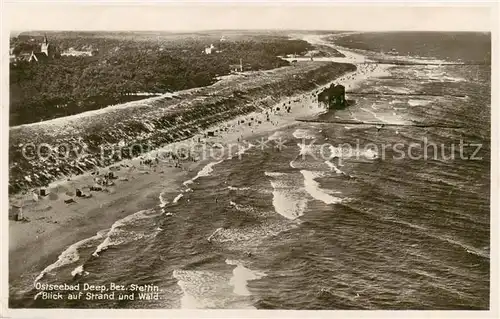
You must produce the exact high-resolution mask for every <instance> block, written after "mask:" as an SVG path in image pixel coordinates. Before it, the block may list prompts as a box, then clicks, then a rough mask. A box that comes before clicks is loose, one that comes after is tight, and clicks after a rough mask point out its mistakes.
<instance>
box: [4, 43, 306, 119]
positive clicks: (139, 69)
mask: <svg viewBox="0 0 500 319" xmlns="http://www.w3.org/2000/svg"><path fill="white" fill-rule="evenodd" d="M49 41H51V38H49ZM51 43H52V44H53V45H56V46H57V47H59V48H68V47H75V48H76V49H78V48H80V47H82V46H86V47H88V46H89V45H91V46H92V48H93V49H98V50H99V54H98V55H96V56H93V57H60V58H57V59H52V60H48V61H44V62H39V63H34V62H32V63H28V62H18V63H16V64H11V65H10V88H11V89H10V125H11V126H15V125H20V124H26V123H32V122H38V121H41V120H48V119H52V118H57V117H61V116H66V115H71V114H77V113H81V112H84V111H88V110H93V109H98V108H103V107H106V106H108V105H110V104H117V103H122V102H125V101H127V100H130V99H137V97H135V96H130V95H127V94H129V93H136V92H157V93H165V92H171V91H178V90H183V89H188V88H193V87H200V86H207V85H210V84H212V83H214V82H215V81H216V77H217V76H221V75H225V74H228V73H229V72H230V69H229V65H230V64H239V62H240V59H242V61H243V64H244V67H245V68H246V69H252V70H265V69H272V68H276V67H281V66H285V65H288V62H286V61H284V60H282V59H280V58H278V57H277V56H278V55H283V54H290V53H298V54H299V53H304V52H306V51H307V50H310V49H312V47H311V45H310V44H309V43H307V42H305V41H301V40H289V39H287V38H285V37H276V36H273V37H267V38H266V37H264V36H263V37H261V38H256V37H251V38H249V39H240V40H238V41H224V42H220V43H219V42H218V41H217V42H216V43H215V42H214V45H215V46H216V50H218V51H220V52H219V53H213V54H211V55H206V54H204V53H202V52H203V50H204V48H205V47H207V46H208V45H210V42H208V41H206V40H203V39H196V38H187V39H182V38H181V39H175V40H169V41H153V40H149V41H134V40H130V39H126V40H119V39H109V38H89V39H87V42H85V41H84V40H82V39H81V38H66V39H57V40H56V43H53V42H52V41H51ZM23 46H26V42H19V43H16V46H15V48H16V49H15V50H18V51H19V49H18V48H19V47H21V48H22V47H23Z"/></svg>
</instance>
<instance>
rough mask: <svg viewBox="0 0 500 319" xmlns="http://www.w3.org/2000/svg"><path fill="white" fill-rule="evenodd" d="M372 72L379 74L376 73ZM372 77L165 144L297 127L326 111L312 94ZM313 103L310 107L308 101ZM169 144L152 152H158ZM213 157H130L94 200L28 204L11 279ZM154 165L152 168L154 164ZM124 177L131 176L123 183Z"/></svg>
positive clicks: (177, 184) (14, 241)
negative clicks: (147, 162) (151, 160)
mask: <svg viewBox="0 0 500 319" xmlns="http://www.w3.org/2000/svg"><path fill="white" fill-rule="evenodd" d="M372 73H376V72H375V71H372ZM366 76H367V74H366V73H363V72H362V70H359V69H358V70H356V71H354V72H348V73H344V74H343V75H341V76H340V77H337V78H335V79H330V80H329V82H327V83H326V84H324V85H321V86H319V87H316V88H315V89H314V90H311V91H308V92H304V93H300V94H297V95H295V96H291V97H287V98H283V99H281V100H280V101H279V102H278V103H275V104H274V106H273V107H272V109H273V110H274V108H275V107H280V106H281V105H282V104H283V103H286V102H290V103H293V104H290V105H291V112H290V113H287V112H286V111H285V110H283V109H281V110H280V111H278V112H274V114H271V115H270V122H268V121H266V115H265V114H264V112H252V113H250V114H246V115H240V116H237V117H235V118H233V119H232V120H228V121H224V122H222V123H219V124H217V125H215V126H212V127H210V128H208V129H206V130H204V131H203V132H200V133H198V134H196V135H194V136H193V137H191V138H189V139H186V140H184V141H180V142H175V143H171V144H169V145H168V146H166V147H165V148H170V147H171V146H172V145H174V144H181V145H182V144H185V143H188V142H189V141H196V140H197V139H198V138H201V136H203V133H204V132H207V131H210V130H214V129H220V128H228V127H230V128H233V129H228V130H226V131H222V130H220V132H221V133H219V134H217V135H216V136H215V137H213V138H212V137H210V138H208V141H205V145H206V144H214V143H221V144H223V145H224V143H225V144H231V143H235V142H236V141H238V142H240V140H250V139H251V140H255V139H257V138H259V137H261V136H263V135H265V134H271V133H273V132H274V131H277V130H279V129H280V128H283V127H287V126H292V125H296V124H297V123H298V122H296V120H295V119H296V118H298V117H301V118H304V117H312V116H317V115H319V114H320V113H321V112H320V111H321V110H324V109H322V108H320V107H318V106H317V101H315V98H314V97H311V93H313V92H315V91H317V90H318V89H320V88H323V87H326V86H328V85H329V84H330V83H332V82H337V81H344V82H343V84H345V83H349V85H354V84H355V83H357V82H359V81H362V80H364V79H365V77H366ZM346 87H347V85H346ZM304 100H305V101H304ZM308 102H309V105H307V104H308ZM313 105H314V107H313ZM271 113H272V112H271ZM241 120H244V121H245V122H246V123H248V122H253V123H255V125H253V124H252V126H247V125H239V121H241ZM258 121H259V122H258ZM236 123H238V125H236ZM246 123H245V124H246ZM257 123H259V124H257ZM207 142H208V143H207ZM165 148H161V149H158V150H155V151H152V152H150V153H151V154H155V153H157V152H160V151H161V150H163V149H165ZM213 161H214V160H210V159H204V160H199V161H195V162H188V163H187V164H186V165H183V167H182V168H178V167H172V163H167V164H165V163H161V165H160V164H157V165H156V166H155V168H154V172H148V173H144V171H141V170H139V169H137V167H138V166H140V164H139V163H140V162H141V158H134V159H130V160H124V161H121V162H117V163H114V164H112V165H111V166H108V167H106V168H99V171H105V172H109V170H110V167H116V166H120V165H121V166H124V168H125V167H126V169H124V170H120V171H117V172H115V174H116V176H117V177H118V181H119V182H118V185H117V186H116V187H114V188H113V189H112V191H110V192H109V193H106V192H93V193H92V195H93V196H92V198H87V199H78V201H77V202H76V203H72V204H65V203H64V202H63V201H62V200H60V199H59V200H57V201H51V200H49V199H48V198H44V199H41V200H39V201H37V202H34V203H32V205H31V206H28V207H26V210H25V213H24V215H25V216H26V217H28V218H30V220H31V221H30V222H18V221H12V220H9V280H10V281H11V282H12V281H13V280H16V281H17V280H18V279H19V278H20V277H25V276H23V274H25V275H29V277H30V278H23V281H24V280H31V282H33V280H34V279H35V278H36V276H37V275H38V274H39V273H40V272H41V271H42V270H44V269H45V268H46V266H48V265H50V264H52V263H54V262H55V261H57V259H58V256H59V255H60V254H61V252H63V251H64V250H65V249H66V248H68V247H69V246H70V245H72V244H74V243H76V242H78V241H80V240H82V239H85V238H89V237H92V236H95V234H96V233H97V232H99V231H102V230H105V229H108V228H110V227H111V225H112V224H113V223H115V222H116V221H117V220H120V219H122V218H124V217H126V216H129V215H132V214H134V213H137V212H138V211H140V210H143V209H147V208H152V207H156V206H158V205H160V204H161V200H160V199H159V196H160V195H161V194H162V193H174V192H178V193H179V192H182V189H183V187H184V186H185V185H184V184H183V182H184V181H186V180H188V179H189V178H192V177H194V176H195V175H196V173H197V172H199V170H200V168H201V167H203V166H204V165H207V164H208V163H209V162H213ZM130 168H134V169H130ZM127 169H130V170H127ZM150 169H152V168H151V167H150ZM126 171H127V172H126ZM92 177H93V176H92V175H91V173H85V174H83V175H79V176H76V177H75V178H74V179H73V180H71V181H67V180H60V181H58V182H55V183H52V184H51V185H54V186H53V187H56V188H57V189H58V190H61V193H62V194H63V193H64V192H65V191H66V190H67V189H68V188H76V187H78V186H82V185H84V184H86V183H87V184H88V182H89V180H92ZM123 178H126V179H127V180H126V181H123V182H122V181H120V179H123ZM173 200H174V198H173V197H172V198H169V199H168V201H169V202H172V201H173ZM35 216H36V217H37V218H35Z"/></svg>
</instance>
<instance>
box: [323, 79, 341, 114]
mask: <svg viewBox="0 0 500 319" xmlns="http://www.w3.org/2000/svg"><path fill="white" fill-rule="evenodd" d="M318 103H324V104H325V105H326V106H327V107H328V108H329V109H341V108H344V107H345V106H346V100H345V87H344V86H343V85H340V84H337V85H335V84H333V83H332V84H331V85H330V86H329V87H328V88H326V89H324V90H323V91H322V92H320V93H319V94H318Z"/></svg>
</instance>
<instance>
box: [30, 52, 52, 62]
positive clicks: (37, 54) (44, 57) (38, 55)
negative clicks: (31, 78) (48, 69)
mask: <svg viewBox="0 0 500 319" xmlns="http://www.w3.org/2000/svg"><path fill="white" fill-rule="evenodd" d="M32 56H33V58H35V60H37V61H43V60H47V58H48V57H47V55H46V54H45V53H42V52H33V53H32Z"/></svg>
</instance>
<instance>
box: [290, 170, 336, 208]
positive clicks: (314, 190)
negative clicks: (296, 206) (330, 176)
mask: <svg viewBox="0 0 500 319" xmlns="http://www.w3.org/2000/svg"><path fill="white" fill-rule="evenodd" d="M300 172H301V173H302V175H303V176H304V188H305V190H306V191H307V193H309V195H311V196H312V197H313V198H314V199H317V200H320V201H322V202H323V203H325V204H338V203H340V202H342V199H341V198H338V197H334V196H332V195H330V194H328V193H326V192H325V191H324V190H323V189H321V188H320V187H319V183H318V182H316V181H315V179H316V178H318V177H321V176H323V174H322V173H321V172H311V171H306V170H301V171H300Z"/></svg>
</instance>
